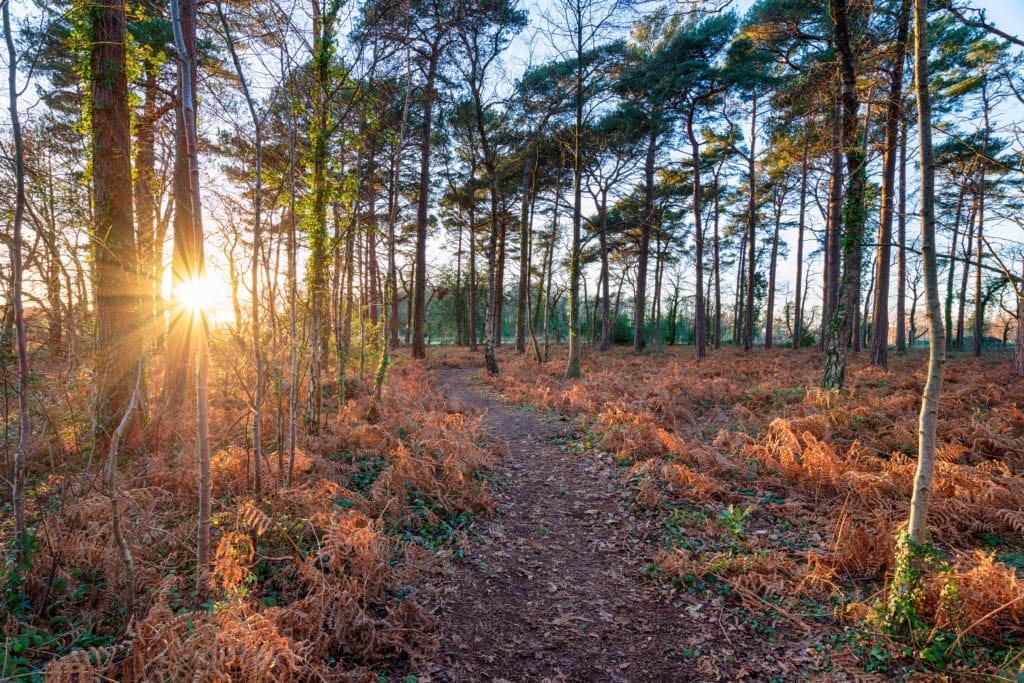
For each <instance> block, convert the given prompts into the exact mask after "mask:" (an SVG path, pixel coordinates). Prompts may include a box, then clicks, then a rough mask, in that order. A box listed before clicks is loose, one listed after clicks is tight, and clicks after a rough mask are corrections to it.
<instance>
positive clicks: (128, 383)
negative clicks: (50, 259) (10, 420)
mask: <svg viewBox="0 0 1024 683" xmlns="http://www.w3.org/2000/svg"><path fill="white" fill-rule="evenodd" d="M90 19H91V22H92V37H93V40H92V47H91V74H92V84H91V85H92V112H91V115H92V127H93V148H92V163H93V197H94V199H93V206H94V210H93V220H94V223H93V239H94V244H95V252H94V253H95V260H96V270H95V273H96V282H95V287H96V348H97V358H98V359H99V361H100V364H101V367H100V372H99V395H98V403H99V405H98V406H97V411H96V414H97V416H98V421H97V424H96V428H97V437H98V440H99V443H100V444H101V447H102V448H104V449H105V448H106V445H107V443H108V442H109V439H110V437H111V435H112V433H113V431H114V429H115V428H116V426H117V423H118V421H119V420H120V418H121V416H122V415H124V414H125V412H126V409H127V407H128V402H129V400H130V399H131V392H132V385H133V382H132V380H133V379H134V376H133V375H132V373H131V370H132V369H133V364H132V358H133V353H132V351H133V349H134V348H135V347H136V346H137V344H138V343H139V339H138V338H136V337H135V332H136V326H137V322H138V315H139V310H138V297H139V294H140V291H139V286H138V282H137V280H136V273H137V263H138V260H137V252H136V247H135V230H134V226H133V222H132V192H131V188H132V168H131V130H130V120H131V119H130V116H129V112H128V82H127V77H126V74H125V15H124V5H123V4H119V3H118V2H115V1H113V0H101V1H100V2H98V3H96V4H95V5H93V6H92V7H91V8H90Z"/></svg>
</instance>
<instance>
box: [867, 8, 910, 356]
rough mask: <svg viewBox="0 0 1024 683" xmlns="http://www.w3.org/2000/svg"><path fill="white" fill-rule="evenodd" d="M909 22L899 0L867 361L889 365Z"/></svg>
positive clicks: (907, 14)
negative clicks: (898, 160)
mask: <svg viewBox="0 0 1024 683" xmlns="http://www.w3.org/2000/svg"><path fill="white" fill-rule="evenodd" d="M909 24H910V0H901V2H900V13H899V18H898V20H897V26H896V43H895V45H894V46H893V47H894V50H895V54H894V55H893V63H892V82H891V83H890V84H889V101H888V103H887V104H886V112H885V150H884V152H883V159H882V214H881V216H880V219H879V226H878V256H877V259H876V261H875V315H874V321H873V322H872V325H871V330H872V332H871V364H872V365H877V366H880V367H883V368H884V367H888V365H889V279H890V277H889V270H890V268H889V263H890V261H891V260H892V246H891V243H892V219H893V209H894V206H895V201H894V196H893V194H894V192H893V190H894V189H895V185H896V156H897V154H898V152H899V147H900V144H899V139H900V126H899V124H900V119H901V118H902V116H903V63H904V62H905V61H906V44H907V34H908V31H909Z"/></svg>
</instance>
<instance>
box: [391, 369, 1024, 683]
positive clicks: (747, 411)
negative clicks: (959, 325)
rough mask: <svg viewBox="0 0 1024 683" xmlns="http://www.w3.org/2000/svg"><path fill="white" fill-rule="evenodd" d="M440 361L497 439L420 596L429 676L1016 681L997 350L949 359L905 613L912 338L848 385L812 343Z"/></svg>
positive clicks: (1016, 556) (1013, 558) (1015, 389)
mask: <svg viewBox="0 0 1024 683" xmlns="http://www.w3.org/2000/svg"><path fill="white" fill-rule="evenodd" d="M439 356H440V357H439V358H438V359H437V360H438V361H439V362H438V363H437V364H436V365H437V366H439V370H438V372H437V375H436V378H437V384H436V386H437V389H438V391H439V393H440V394H442V395H444V396H445V398H446V400H450V401H452V407H453V409H454V410H461V411H464V412H465V413H467V415H468V416H477V415H482V423H480V428H481V430H482V432H483V433H484V434H485V435H486V437H487V438H489V439H490V440H491V441H492V444H493V446H494V448H493V450H496V451H497V452H499V453H503V457H502V458H501V459H500V460H499V461H498V463H497V464H496V465H495V466H494V467H493V469H491V470H490V471H489V474H488V477H489V479H490V484H491V494H492V498H493V503H494V514H493V516H492V517H490V518H489V519H486V520H484V519H482V518H481V519H478V520H477V521H476V522H475V523H474V525H473V527H472V529H471V530H470V533H469V535H468V537H467V538H466V540H465V541H464V543H463V546H462V550H461V551H460V553H459V554H457V555H456V556H455V558H453V559H454V561H453V562H452V563H451V564H450V565H448V568H447V570H446V572H444V573H443V574H442V575H441V578H440V580H438V581H436V582H435V585H434V586H433V587H432V588H430V589H428V590H427V591H426V592H427V595H428V596H429V597H428V599H427V600H426V604H427V605H428V606H429V609H430V611H431V612H432V613H434V614H435V615H436V616H437V617H438V629H437V632H436V633H437V638H438V641H439V644H440V647H439V648H438V649H437V651H436V653H435V654H433V655H428V656H427V657H426V658H424V659H420V660H418V661H415V660H414V663H413V666H412V669H411V671H412V672H414V673H417V674H418V675H419V676H420V678H419V680H420V681H446V682H448V681H451V682H458V681H476V680H494V681H521V680H522V681H612V682H617V681H623V682H625V681H733V680H754V681H791V680H803V681H815V680H818V681H833V680H837V681H844V680H855V681H881V680H904V681H952V680H1021V673H1018V671H1017V669H1018V667H1019V665H1020V661H1021V659H1022V658H1024V648H1022V643H1021V640H1022V638H1021V629H1020V624H1021V617H1022V614H1024V612H1022V611H1021V610H1019V609H1018V606H1019V605H1021V603H1022V601H1024V582H1022V581H1021V580H1020V578H1019V573H1018V572H1019V567H1021V566H1022V565H1021V560H1022V559H1024V544H1022V543H1021V539H1022V536H1024V516H1022V515H1021V513H1020V512H1019V511H1020V504H1021V502H1022V501H1024V486H1022V482H1021V478H1020V477H1021V473H1022V470H1024V467H1022V464H1024V459H1022V458H1024V440H1021V439H1020V438H1019V434H1020V433H1021V429H1020V428H1021V426H1022V424H1024V413H1022V412H1021V407H1022V403H1024V391H1022V389H1024V385H1022V384H1021V382H1020V381H1018V380H1014V379H1013V378H1012V377H1011V375H1010V374H1009V365H1008V361H1007V359H1006V357H1005V356H1004V355H1001V354H995V355H993V356H990V357H988V358H985V359H982V360H977V359H973V358H969V357H966V356H955V357H954V358H953V359H951V361H950V364H949V366H948V367H947V376H948V377H947V379H948V382H947V390H946V393H945V395H944V397H943V407H942V414H943V421H942V424H941V425H940V434H939V437H940V446H941V449H940V451H941V452H940V460H941V463H940V466H939V473H938V478H937V483H936V497H935V503H934V511H933V515H932V517H931V525H930V527H931V533H932V537H933V539H934V546H932V550H931V551H930V552H931V555H930V556H929V557H930V558H931V559H929V560H928V561H929V562H930V563H931V564H929V565H928V566H929V567H930V569H929V570H928V571H927V574H926V575H925V576H924V578H923V580H922V588H921V591H920V592H918V593H915V595H914V597H913V598H912V601H913V602H912V605H911V607H912V611H913V614H915V615H917V616H915V617H914V619H915V621H914V623H913V624H912V625H911V627H910V629H909V630H903V629H898V630H892V629H889V628H888V627H886V626H885V625H884V621H883V619H884V618H883V617H882V616H881V612H880V610H881V608H882V607H884V605H885V604H886V603H885V596H886V595H887V594H888V589H889V580H890V577H891V566H892V562H893V555H894V552H895V542H896V541H895V538H896V537H897V536H898V531H899V530H900V529H901V528H903V526H904V525H905V520H906V510H907V504H908V502H909V497H910V489H911V482H912V478H913V471H914V467H915V464H914V458H913V455H914V444H915V442H916V439H915V437H916V434H915V433H914V431H915V422H916V413H917V410H918V406H919V405H920V404H919V401H920V391H921V385H922V383H923V376H922V368H923V364H922V363H921V362H920V360H921V358H920V356H919V355H907V356H898V357H894V358H893V361H892V367H891V369H890V370H889V371H881V370H879V369H877V368H872V367H870V366H868V365H866V364H864V359H862V358H859V357H855V358H853V359H852V362H851V367H850V375H849V377H848V388H847V390H846V391H844V392H838V393H836V392H831V393H830V392H822V391H820V390H818V389H816V388H815V383H816V375H815V372H816V368H817V367H818V364H817V362H816V361H817V359H818V357H817V354H816V353H815V352H814V351H804V352H802V353H799V354H795V353H793V352H792V351H791V350H780V351H776V352H766V353H762V354H759V355H756V356H746V355H744V354H743V353H742V352H736V351H724V350H723V351H722V352H720V353H719V354H718V355H716V358H715V359H712V360H704V361H699V362H698V361H694V360H693V359H692V358H691V357H689V356H690V354H687V353H685V352H683V353H680V352H679V351H678V350H674V349H664V350H660V351H659V350H655V351H653V352H651V353H647V354H644V355H643V356H641V357H636V356H633V355H632V354H630V353H627V352H619V351H613V352H610V353H608V354H595V355H592V356H590V357H588V359H587V361H586V363H585V367H584V377H583V379H581V380H574V381H570V380H565V379H564V378H563V377H562V376H561V367H560V366H559V365H560V364H556V363H549V364H546V365H540V366H539V365H537V364H536V363H535V362H534V361H533V360H532V359H530V358H528V357H526V356H516V355H513V354H511V353H505V354H502V357H501V358H500V359H499V360H500V362H501V367H502V372H501V374H500V375H498V376H488V375H485V374H484V373H483V372H482V371H481V369H480V368H479V358H477V357H475V356H473V355H470V354H468V353H466V352H464V351H460V350H456V349H452V350H447V351H444V352H443V353H441V354H439ZM556 366H558V367H556ZM1022 671H1024V669H1022Z"/></svg>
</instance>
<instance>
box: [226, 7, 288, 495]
mask: <svg viewBox="0 0 1024 683" xmlns="http://www.w3.org/2000/svg"><path fill="white" fill-rule="evenodd" d="M217 14H219V15H220V21H221V26H222V27H223V29H224V38H225V42H226V43H227V46H228V51H229V52H230V53H231V61H232V63H233V64H234V65H235V74H236V75H237V76H238V82H239V83H240V85H241V87H242V95H243V96H244V97H245V103H246V106H247V107H248V108H249V117H250V118H251V119H252V126H253V142H254V145H255V148H256V149H255V153H256V154H255V156H256V177H255V187H254V189H253V200H252V202H253V221H252V272H251V273H250V277H251V281H250V289H251V296H252V306H251V311H252V348H253V354H254V356H255V360H256V380H255V386H254V387H253V403H252V412H253V418H252V464H253V472H254V474H255V484H256V491H261V490H262V489H263V383H264V380H263V376H264V368H263V339H262V329H261V323H260V279H259V270H260V253H261V251H262V249H263V244H262V240H263V234H262V217H263V125H262V121H261V120H260V117H259V115H258V114H257V113H256V104H255V103H254V102H253V99H252V95H251V94H250V92H249V83H248V81H247V80H246V78H245V72H244V71H243V70H242V63H241V61H239V59H238V53H237V51H236V50H235V41H234V39H233V38H232V36H231V28H230V27H229V26H228V20H227V17H225V16H224V10H223V8H222V7H221V2H220V0H217ZM278 474H280V472H279V473H278Z"/></svg>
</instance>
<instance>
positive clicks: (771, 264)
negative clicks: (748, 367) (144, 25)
mask: <svg viewBox="0 0 1024 683" xmlns="http://www.w3.org/2000/svg"><path fill="white" fill-rule="evenodd" d="M781 228H782V200H779V204H778V206H777V208H776V210H775V230H774V231H773V232H772V253H771V256H770V257H769V261H768V302H767V308H766V311H765V318H764V348H766V349H770V348H772V344H773V341H774V340H773V339H772V336H773V334H774V332H775V320H774V318H775V271H776V268H777V266H778V261H779V230H780V229H781Z"/></svg>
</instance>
